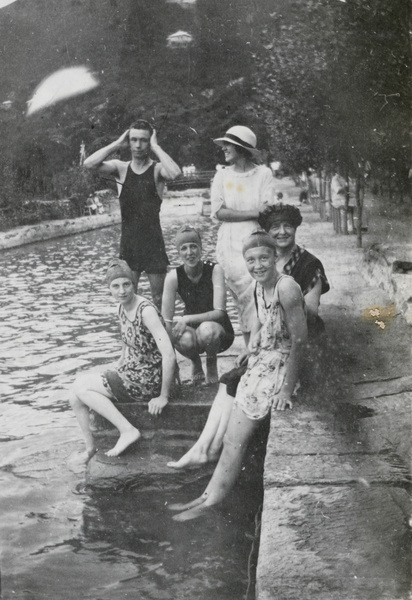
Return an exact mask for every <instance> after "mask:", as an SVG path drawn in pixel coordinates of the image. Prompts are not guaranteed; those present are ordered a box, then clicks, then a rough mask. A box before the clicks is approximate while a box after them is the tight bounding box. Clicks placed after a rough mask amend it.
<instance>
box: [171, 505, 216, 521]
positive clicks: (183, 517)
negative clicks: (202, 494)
mask: <svg viewBox="0 0 412 600" xmlns="http://www.w3.org/2000/svg"><path fill="white" fill-rule="evenodd" d="M213 508H214V506H209V505H206V504H204V503H203V504H199V505H198V506H194V507H193V508H190V509H189V510H185V511H183V512H181V513H179V514H178V515H174V516H173V517H172V519H173V521H178V522H179V523H183V522H184V521H192V520H193V519H198V518H199V517H203V516H204V515H206V514H207V513H208V512H210V511H211V510H213Z"/></svg>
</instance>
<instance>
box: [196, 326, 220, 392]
mask: <svg viewBox="0 0 412 600" xmlns="http://www.w3.org/2000/svg"><path fill="white" fill-rule="evenodd" d="M224 337H225V330H224V329H223V327H222V325H220V323H216V322H214V321H205V322H204V323H201V324H200V325H199V327H198V328H197V329H196V338H197V349H198V352H199V353H201V352H206V355H207V357H206V383H217V382H218V381H219V374H218V371H217V353H218V352H219V348H220V347H221V345H222V341H223V340H224Z"/></svg>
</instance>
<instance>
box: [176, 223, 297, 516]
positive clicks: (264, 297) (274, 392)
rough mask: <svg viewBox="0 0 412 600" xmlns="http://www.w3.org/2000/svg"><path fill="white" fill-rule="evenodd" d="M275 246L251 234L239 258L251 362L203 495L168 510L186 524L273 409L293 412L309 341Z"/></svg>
mask: <svg viewBox="0 0 412 600" xmlns="http://www.w3.org/2000/svg"><path fill="white" fill-rule="evenodd" d="M275 250H276V247H275V242H274V241H273V239H272V237H271V236H270V235H269V234H267V233H265V232H255V233H254V234H252V235H251V236H250V237H249V238H247V240H246V241H245V242H244V244H243V256H244V259H245V261H246V265H247V268H248V271H249V273H250V274H251V276H252V277H253V279H255V281H256V298H257V309H258V310H257V316H256V317H255V322H254V323H253V326H252V330H251V335H250V342H249V352H250V356H249V360H248V366H247V370H246V373H245V374H244V375H243V377H242V378H241V380H240V383H239V386H238V389H237V393H236V398H235V400H234V405H233V410H232V413H231V415H230V419H229V424H228V427H227V430H226V435H225V438H224V445H223V450H222V454H221V455H220V458H219V462H218V464H217V466H216V469H215V471H214V473H213V476H212V479H211V480H210V482H209V485H208V486H207V488H206V490H205V492H204V493H203V494H202V496H200V497H199V498H197V499H196V500H194V501H193V502H190V503H189V504H183V505H182V504H177V505H171V506H170V507H169V508H170V509H171V510H179V511H182V512H181V513H180V514H178V515H176V516H175V517H174V518H175V520H177V521H187V520H189V519H194V518H196V517H199V516H200V515H202V514H203V513H204V512H205V511H206V510H207V509H209V508H210V507H211V506H214V505H215V504H218V503H219V502H221V501H222V500H223V498H224V497H225V496H226V494H227V493H228V492H229V491H230V489H231V488H232V487H233V485H234V483H235V481H236V478H237V476H238V474H239V471H240V469H241V465H242V459H243V455H244V453H245V450H246V448H247V444H248V441H249V439H250V438H251V436H252V433H253V432H254V430H255V429H256V427H257V425H258V424H259V422H261V421H262V419H263V418H264V417H266V416H267V415H268V414H269V413H270V412H271V410H285V408H292V394H293V391H294V388H295V385H296V383H297V380H298V377H299V368H300V364H301V359H302V356H303V354H304V349H305V346H306V341H307V323H306V315H305V308H304V300H303V295H302V291H301V289H300V287H299V285H298V284H297V283H296V281H295V280H294V279H293V277H290V276H289V275H281V274H279V273H278V272H277V270H276V255H275Z"/></svg>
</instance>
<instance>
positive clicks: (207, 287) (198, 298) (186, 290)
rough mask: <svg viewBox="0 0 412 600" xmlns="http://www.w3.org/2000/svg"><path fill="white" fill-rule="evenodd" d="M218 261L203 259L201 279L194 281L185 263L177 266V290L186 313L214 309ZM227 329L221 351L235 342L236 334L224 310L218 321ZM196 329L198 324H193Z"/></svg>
mask: <svg viewBox="0 0 412 600" xmlns="http://www.w3.org/2000/svg"><path fill="white" fill-rule="evenodd" d="M215 266H216V263H212V262H209V261H203V271H202V276H201V278H200V280H199V281H198V282H197V283H194V282H193V281H191V280H190V279H189V277H188V276H187V274H186V271H185V268H184V265H180V267H177V268H176V274H177V292H178V294H179V296H180V297H181V299H182V300H183V303H184V305H185V312H184V314H185V315H198V314H200V313H205V312H208V311H210V310H213V309H214V307H213V280H212V275H213V269H214V268H215ZM217 322H218V323H219V325H221V326H222V327H223V329H224V330H225V338H224V340H223V341H222V345H221V347H220V349H219V352H224V351H225V350H227V349H228V348H230V346H231V345H232V343H233V340H234V337H235V334H234V332H233V327H232V323H231V322H230V319H229V316H228V314H227V312H226V311H225V312H222V317H221V319H220V320H219V321H217ZM192 327H193V328H194V329H196V328H197V327H198V325H193V326H192Z"/></svg>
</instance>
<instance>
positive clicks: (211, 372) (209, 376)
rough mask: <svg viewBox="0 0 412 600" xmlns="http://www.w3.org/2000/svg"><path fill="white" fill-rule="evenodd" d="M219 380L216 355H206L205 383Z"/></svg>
mask: <svg viewBox="0 0 412 600" xmlns="http://www.w3.org/2000/svg"><path fill="white" fill-rule="evenodd" d="M218 381H219V373H218V370H217V357H216V355H213V356H207V357H206V383H209V384H210V383H217V382H218Z"/></svg>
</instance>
